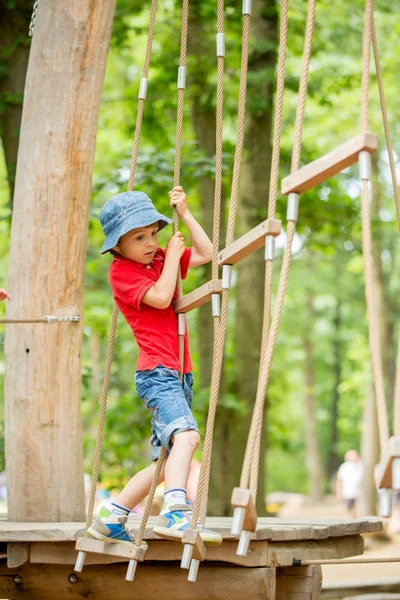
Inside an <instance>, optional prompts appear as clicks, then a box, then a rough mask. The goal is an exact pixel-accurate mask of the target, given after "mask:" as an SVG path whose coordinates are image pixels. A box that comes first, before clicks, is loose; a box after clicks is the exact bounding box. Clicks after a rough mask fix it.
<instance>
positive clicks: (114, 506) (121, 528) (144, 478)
mask: <svg viewBox="0 0 400 600" xmlns="http://www.w3.org/2000/svg"><path fill="white" fill-rule="evenodd" d="M156 464H157V463H156V462H154V463H153V464H151V465H150V466H149V467H146V468H145V469H143V470H142V471H139V473H136V475H134V477H132V479H131V480H130V481H129V482H128V483H127V485H126V486H125V487H124V489H123V490H122V492H121V493H120V494H119V495H118V496H117V497H116V498H115V499H114V500H112V502H108V503H105V504H103V505H102V506H101V507H100V510H99V512H98V514H97V516H96V517H94V518H93V520H92V523H91V526H90V527H89V529H88V532H89V534H90V535H91V536H92V537H94V538H96V539H97V540H101V541H103V542H111V543H117V542H118V543H122V544H127V545H130V544H132V541H133V540H132V538H131V536H130V535H129V532H128V531H127V530H126V529H125V522H126V519H127V516H128V514H129V512H130V511H131V510H132V508H134V507H135V506H136V505H137V504H139V502H141V501H142V500H143V499H144V498H145V497H146V496H147V495H148V493H149V491H150V487H151V484H152V481H153V478H154V472H155V469H156ZM164 468H165V464H164V465H163V466H162V468H161V473H160V477H159V483H161V482H162V481H164Z"/></svg>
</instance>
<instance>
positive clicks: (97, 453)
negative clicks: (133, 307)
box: [85, 304, 118, 538]
mask: <svg viewBox="0 0 400 600" xmlns="http://www.w3.org/2000/svg"><path fill="white" fill-rule="evenodd" d="M117 321H118V306H117V305H116V304H114V306H113V312H112V317H111V327H110V335H109V338H108V348H107V359H106V368H105V372H104V379H103V390H102V394H101V402H100V418H99V427H98V430H97V439H96V449H95V453H94V462H93V469H92V486H91V489H90V497H89V506H88V512H87V516H86V528H85V537H86V538H87V537H89V533H88V529H89V527H90V525H91V523H92V519H93V509H94V501H95V498H96V489H97V481H98V478H99V469H100V456H101V447H102V444H103V433H104V422H105V418H106V409H107V398H108V388H109V386H110V375H111V363H112V359H113V354H114V342H115V331H116V329H117Z"/></svg>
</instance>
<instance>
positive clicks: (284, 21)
mask: <svg viewBox="0 0 400 600" xmlns="http://www.w3.org/2000/svg"><path fill="white" fill-rule="evenodd" d="M288 6H289V3H288V0H283V1H282V8H281V11H282V14H281V25H280V36H279V39H280V41H279V59H278V76H277V91H276V108H275V124H274V141H273V147H272V161H271V165H272V166H271V177H270V185H269V202H268V218H269V219H274V218H275V210H276V197H277V191H278V176H279V158H280V139H281V132H282V111H283V97H284V84H285V62H286V46H287V29H288ZM272 271H273V266H272V261H266V263H265V287H264V312H263V315H264V317H263V326H262V338H261V350H260V358H261V362H260V366H259V377H258V383H257V393H256V404H255V406H254V409H253V413H254V411H256V412H257V416H256V417H255V419H256V420H257V421H258V419H260V418H261V421H262V419H263V413H264V404H265V394H266V388H265V389H264V390H263V389H262V387H260V386H261V385H262V383H261V378H260V375H261V372H262V371H263V370H264V365H263V358H264V356H265V353H266V348H267V342H268V336H269V329H270V321H271V297H272ZM260 397H261V399H259V402H258V403H257V398H260ZM260 411H261V417H260V415H259V412H260ZM252 424H253V419H252ZM254 427H255V424H254ZM254 427H253V428H254ZM257 447H259V443H258V440H257V439H256V437H255V435H254V431H253V429H252V428H251V429H250V434H249V437H248V441H247V445H246V452H245V457H244V466H243V469H242V472H243V471H244V472H245V473H246V480H247V481H246V484H245V486H246V487H247V486H248V485H249V484H250V482H249V472H250V462H251V460H252V457H253V456H255V455H256V454H257ZM255 462H257V464H258V461H255ZM256 468H257V471H258V466H257V467H254V469H256ZM254 474H255V470H254Z"/></svg>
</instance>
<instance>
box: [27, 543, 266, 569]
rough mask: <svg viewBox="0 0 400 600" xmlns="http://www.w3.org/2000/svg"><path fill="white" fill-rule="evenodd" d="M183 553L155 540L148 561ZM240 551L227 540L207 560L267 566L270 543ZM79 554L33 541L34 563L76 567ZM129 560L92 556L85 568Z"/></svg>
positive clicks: (67, 546)
mask: <svg viewBox="0 0 400 600" xmlns="http://www.w3.org/2000/svg"><path fill="white" fill-rule="evenodd" d="M182 550H183V549H182V545H181V544H177V543H176V542H167V541H165V540H160V541H151V542H149V549H148V550H147V552H146V556H145V561H163V562H167V561H178V560H181V558H182ZM236 550H237V540H226V541H224V542H223V543H222V544H221V546H217V547H208V548H207V553H206V557H205V561H206V562H212V561H214V562H228V563H231V564H234V565H241V566H243V567H265V566H266V565H267V550H268V542H266V541H252V542H250V548H249V552H248V554H247V556H238V555H237V554H236ZM76 555H77V551H76V550H75V542H52V543H51V544H49V543H48V542H31V544H30V562H31V563H44V564H57V565H74V564H75V562H76ZM127 560H128V559H123V558H120V557H116V556H109V555H102V554H90V553H88V555H87V557H86V560H85V565H99V564H111V563H115V562H124V561H125V562H126V561H127Z"/></svg>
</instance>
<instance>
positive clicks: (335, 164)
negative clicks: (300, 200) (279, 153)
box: [281, 133, 378, 195]
mask: <svg viewBox="0 0 400 600" xmlns="http://www.w3.org/2000/svg"><path fill="white" fill-rule="evenodd" d="M377 149H378V137H377V136H376V135H375V134H373V133H365V134H364V133H361V134H360V135H358V136H356V137H354V138H352V139H351V140H349V141H348V142H345V143H344V144H342V145H341V146H338V147H337V148H335V150H333V151H332V152H328V154H324V156H321V157H320V158H317V159H316V160H314V161H312V162H311V163H309V164H308V165H305V166H304V167H302V168H301V169H299V170H298V171H295V172H294V173H292V174H291V175H289V176H288V177H285V178H284V179H282V186H281V188H282V194H284V195H287V194H290V193H291V192H295V193H297V194H301V193H303V192H306V191H307V190H310V189H311V188H313V187H315V186H316V185H318V184H319V183H322V182H323V181H326V180H327V179H329V178H330V177H333V176H334V175H337V173H340V171H343V169H346V168H347V167H350V166H351V165H353V164H355V163H356V162H357V161H358V155H359V153H360V152H362V151H364V150H365V151H366V152H369V153H372V152H376V150H377Z"/></svg>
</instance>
